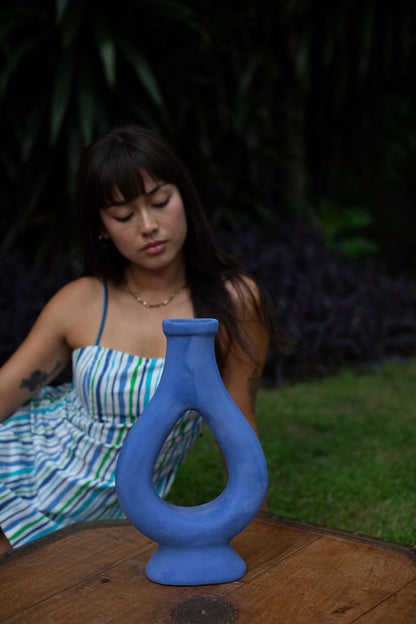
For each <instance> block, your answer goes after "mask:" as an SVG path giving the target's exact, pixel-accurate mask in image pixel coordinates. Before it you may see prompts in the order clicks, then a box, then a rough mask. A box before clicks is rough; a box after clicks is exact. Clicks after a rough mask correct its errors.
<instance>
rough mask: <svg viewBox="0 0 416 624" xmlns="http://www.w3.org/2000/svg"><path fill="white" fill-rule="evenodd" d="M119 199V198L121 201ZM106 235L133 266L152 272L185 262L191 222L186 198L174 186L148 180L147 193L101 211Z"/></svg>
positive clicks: (146, 182)
mask: <svg viewBox="0 0 416 624" xmlns="http://www.w3.org/2000/svg"><path fill="white" fill-rule="evenodd" d="M117 199H118V198H117ZM100 216H101V220H102V223H103V229H102V232H101V233H102V235H103V236H104V238H110V239H111V240H112V242H113V244H114V245H115V247H116V248H117V249H118V251H119V252H120V253H121V254H122V255H123V256H124V257H125V258H127V259H128V260H129V261H130V262H132V263H134V264H136V265H138V266H140V267H142V268H144V269H149V270H157V269H163V268H165V267H167V266H169V265H170V264H171V263H172V262H175V261H178V260H180V261H182V262H183V244H184V242H185V238H186V234H187V222H186V215H185V209H184V206H183V202H182V197H181V195H180V193H179V190H178V188H177V187H176V186H175V185H174V184H166V183H165V182H163V181H155V180H151V179H146V180H145V192H144V193H143V194H142V195H139V196H138V197H136V198H135V199H134V200H132V201H130V202H127V203H124V198H123V197H122V195H121V194H120V198H119V201H116V203H115V204H113V205H111V206H109V207H108V208H105V209H103V210H101V211H100Z"/></svg>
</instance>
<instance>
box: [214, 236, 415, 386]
mask: <svg viewBox="0 0 416 624" xmlns="http://www.w3.org/2000/svg"><path fill="white" fill-rule="evenodd" d="M220 238H221V240H222V242H223V244H224V245H225V246H226V248H227V249H228V250H229V251H230V252H232V253H235V254H237V255H239V256H241V257H242V258H245V259H246V260H245V261H244V263H243V264H244V267H245V268H246V270H247V271H249V272H250V273H251V274H252V275H254V276H255V277H257V279H258V280H259V281H260V282H262V283H263V285H264V286H265V287H266V288H267V290H268V291H269V293H270V294H271V296H272V299H273V301H274V303H275V306H276V310H277V315H278V319H279V321H280V323H281V325H282V327H283V328H284V329H285V331H286V332H287V333H288V334H289V336H291V337H292V338H294V339H295V340H296V346H294V347H291V348H290V349H288V350H287V352H286V353H281V352H279V351H278V350H277V349H276V348H275V347H272V348H271V349H270V353H269V357H268V360H267V364H266V368H265V379H266V380H267V381H268V382H269V383H273V384H275V385H279V384H280V383H281V382H282V380H283V379H292V380H296V379H299V378H300V377H304V376H310V375H312V374H324V373H329V372H332V371H334V370H336V369H337V368H338V367H339V366H340V365H344V364H345V365H361V366H363V365H364V366H373V365H374V364H375V363H377V362H380V361H382V360H386V359H390V358H397V357H405V356H408V355H409V354H411V353H415V352H416V300H415V292H416V290H415V285H414V284H412V283H411V282H409V281H407V280H406V279H404V278H392V277H390V276H389V275H388V274H387V273H386V271H385V270H381V269H380V268H376V267H375V266H372V265H371V264H368V265H367V266H363V265H360V264H358V263H355V262H353V261H352V260H350V259H347V258H345V257H344V256H342V255H341V254H340V253H336V252H330V251H328V249H327V248H326V247H325V244H324V242H323V239H322V237H321V235H320V233H319V232H318V231H317V230H315V229H313V228H308V227H303V226H301V225H298V224H287V225H284V226H279V227H278V228H277V229H264V228H260V227H255V226H253V225H250V226H249V227H247V226H246V227H241V228H239V229H238V230H237V231H234V232H233V233H230V232H229V233H228V234H226V235H222V236H221V237H220Z"/></svg>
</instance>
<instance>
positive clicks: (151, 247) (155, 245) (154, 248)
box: [142, 241, 166, 256]
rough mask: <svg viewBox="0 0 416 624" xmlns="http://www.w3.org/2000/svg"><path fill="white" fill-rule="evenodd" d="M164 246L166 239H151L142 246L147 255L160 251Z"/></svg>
mask: <svg viewBox="0 0 416 624" xmlns="http://www.w3.org/2000/svg"><path fill="white" fill-rule="evenodd" d="M165 247H166V241H153V242H152V243H148V244H147V245H145V246H144V247H143V248H142V251H144V253H146V254H148V255H149V256H154V255H156V254H158V253H161V252H162V251H163V250H164V249H165Z"/></svg>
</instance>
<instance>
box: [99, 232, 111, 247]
mask: <svg viewBox="0 0 416 624" xmlns="http://www.w3.org/2000/svg"><path fill="white" fill-rule="evenodd" d="M98 241H99V243H100V245H101V247H109V245H110V239H109V238H105V237H104V235H103V233H102V232H99V233H98Z"/></svg>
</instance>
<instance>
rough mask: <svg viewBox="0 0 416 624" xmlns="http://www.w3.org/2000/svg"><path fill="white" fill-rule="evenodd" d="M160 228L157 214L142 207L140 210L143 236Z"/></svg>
mask: <svg viewBox="0 0 416 624" xmlns="http://www.w3.org/2000/svg"><path fill="white" fill-rule="evenodd" d="M157 228H158V225H157V221H156V219H155V215H154V214H153V211H152V210H149V209H147V208H142V209H141V211H140V230H141V233H142V235H143V236H149V235H151V234H153V233H154V232H156V230H157Z"/></svg>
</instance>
